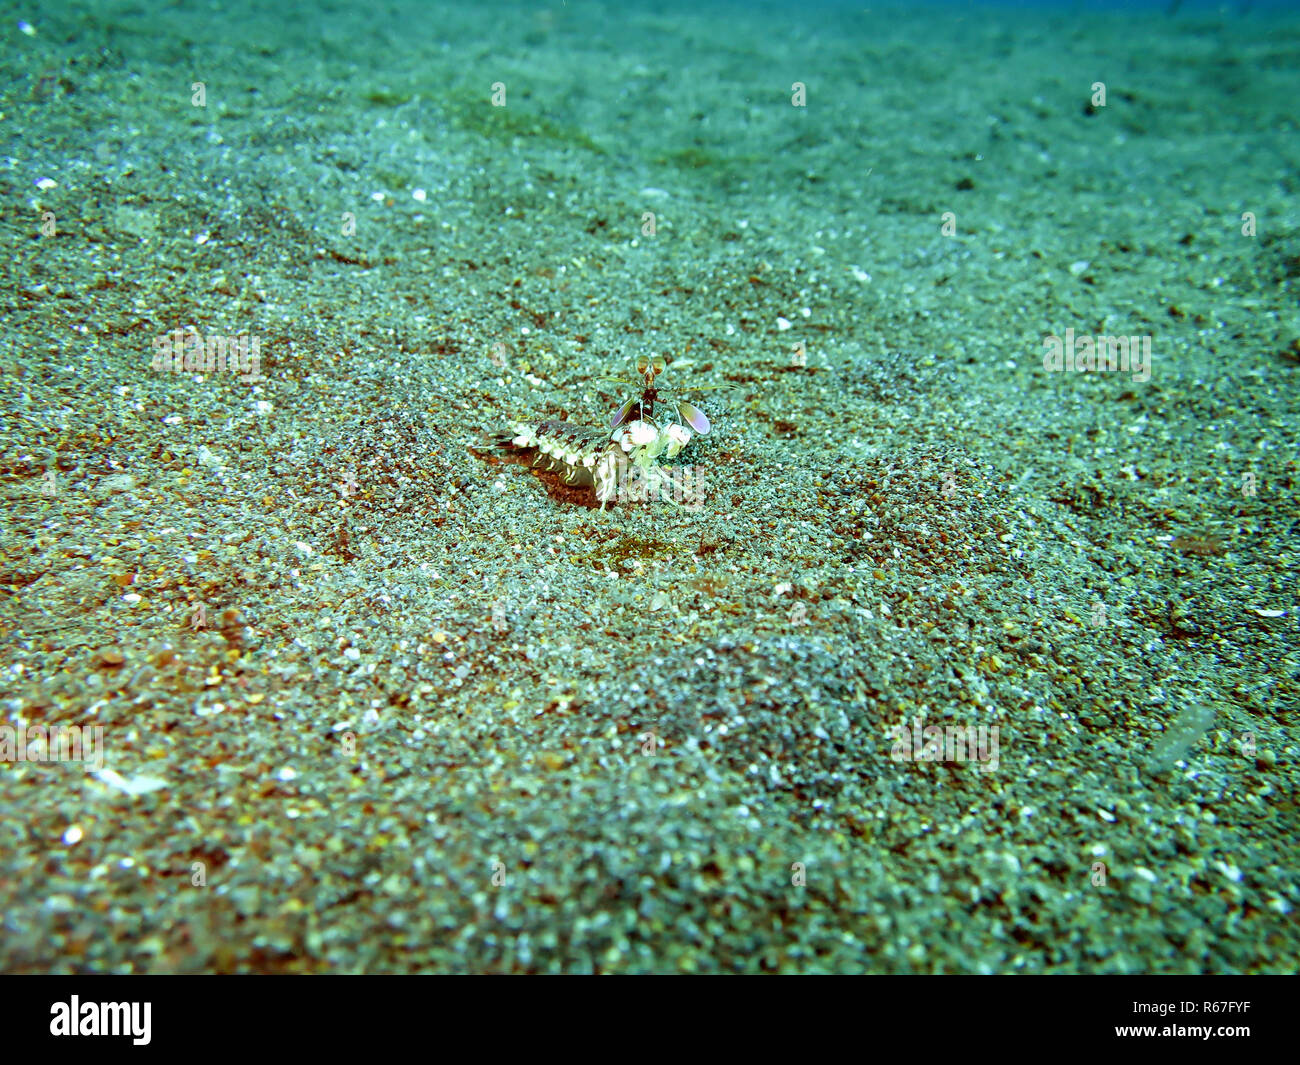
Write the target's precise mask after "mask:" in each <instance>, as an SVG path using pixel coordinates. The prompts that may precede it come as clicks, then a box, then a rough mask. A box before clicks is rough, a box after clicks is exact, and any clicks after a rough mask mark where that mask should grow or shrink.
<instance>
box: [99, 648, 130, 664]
mask: <svg viewBox="0 0 1300 1065" xmlns="http://www.w3.org/2000/svg"><path fill="white" fill-rule="evenodd" d="M125 661H126V656H125V655H124V654H122V651H121V648H118V647H104V648H101V649H100V650H99V651H97V652H96V653H95V664H96V665H98V666H100V667H102V668H104V669H116V668H117V667H118V666H120V665H122V663H123V662H125Z"/></svg>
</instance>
